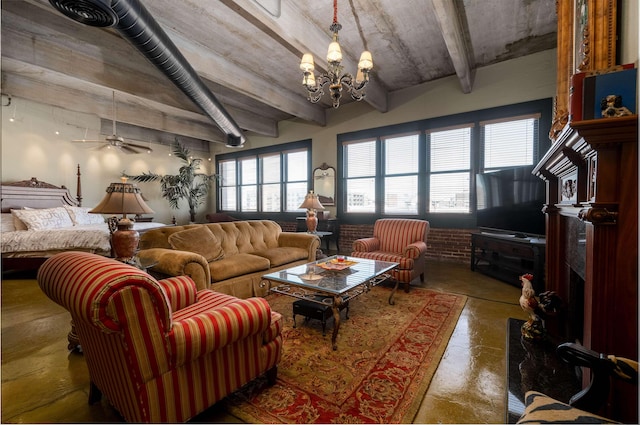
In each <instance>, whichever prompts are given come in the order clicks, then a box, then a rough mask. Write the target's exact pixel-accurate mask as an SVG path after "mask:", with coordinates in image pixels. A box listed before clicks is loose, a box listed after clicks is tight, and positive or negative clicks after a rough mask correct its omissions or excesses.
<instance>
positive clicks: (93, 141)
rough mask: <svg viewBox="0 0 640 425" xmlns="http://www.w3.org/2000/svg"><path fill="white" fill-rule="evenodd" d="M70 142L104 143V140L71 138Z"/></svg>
mask: <svg viewBox="0 0 640 425" xmlns="http://www.w3.org/2000/svg"><path fill="white" fill-rule="evenodd" d="M71 143H104V140H72V141H71Z"/></svg>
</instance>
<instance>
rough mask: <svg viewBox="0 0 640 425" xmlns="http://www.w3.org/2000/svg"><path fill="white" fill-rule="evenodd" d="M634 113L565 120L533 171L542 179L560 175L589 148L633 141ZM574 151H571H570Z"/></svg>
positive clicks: (636, 121) (635, 121)
mask: <svg viewBox="0 0 640 425" xmlns="http://www.w3.org/2000/svg"><path fill="white" fill-rule="evenodd" d="M637 140H638V115H629V116H625V117H616V118H600V119H594V120H584V121H574V122H570V123H569V124H567V125H566V126H565V127H564V129H563V130H562V132H561V133H560V135H559V136H558V138H557V140H556V142H555V143H554V144H553V145H552V146H551V148H550V149H549V150H548V151H547V153H546V154H545V155H544V156H543V157H542V159H541V160H540V162H538V164H537V165H536V167H535V168H534V169H533V173H534V174H535V175H537V176H539V177H541V178H543V179H545V180H549V179H554V178H557V177H559V176H562V175H563V174H564V173H565V172H566V171H567V170H568V169H569V168H572V167H574V166H575V165H576V162H577V161H578V160H579V159H580V158H581V159H585V158H587V157H588V156H589V155H590V154H591V152H592V151H597V150H598V149H601V148H607V147H613V146H616V145H620V144H622V143H634V142H635V143H637ZM574 153H575V154H574Z"/></svg>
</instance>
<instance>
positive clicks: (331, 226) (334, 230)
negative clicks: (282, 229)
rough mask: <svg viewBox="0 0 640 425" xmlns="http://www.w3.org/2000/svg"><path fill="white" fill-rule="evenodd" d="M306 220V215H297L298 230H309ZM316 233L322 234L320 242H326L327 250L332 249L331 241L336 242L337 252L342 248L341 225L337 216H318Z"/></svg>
mask: <svg viewBox="0 0 640 425" xmlns="http://www.w3.org/2000/svg"><path fill="white" fill-rule="evenodd" d="M306 220H307V218H306V217H296V232H306V231H307V221H306ZM316 233H317V234H318V236H320V242H321V243H322V242H324V243H325V244H326V249H327V252H329V251H331V246H330V245H331V241H334V242H335V244H336V252H338V251H339V250H340V225H339V222H338V219H337V218H327V219H325V218H318V227H317V229H316ZM320 233H323V235H320Z"/></svg>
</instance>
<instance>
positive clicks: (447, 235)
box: [340, 224, 472, 263]
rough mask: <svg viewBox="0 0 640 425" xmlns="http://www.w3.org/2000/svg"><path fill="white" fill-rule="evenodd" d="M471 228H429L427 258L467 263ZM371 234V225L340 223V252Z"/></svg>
mask: <svg viewBox="0 0 640 425" xmlns="http://www.w3.org/2000/svg"><path fill="white" fill-rule="evenodd" d="M471 231H472V229H437V228H433V227H432V228H431V229H430V230H429V236H427V258H429V259H432V260H437V261H451V262H456V263H469V262H470V261H471ZM371 236H373V225H351V224H341V225H340V252H343V253H348V252H351V247H352V246H353V241H355V240H356V239H359V238H368V237H371Z"/></svg>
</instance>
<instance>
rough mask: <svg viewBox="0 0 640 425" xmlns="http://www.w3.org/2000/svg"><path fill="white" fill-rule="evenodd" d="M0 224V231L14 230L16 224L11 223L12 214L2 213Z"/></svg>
mask: <svg viewBox="0 0 640 425" xmlns="http://www.w3.org/2000/svg"><path fill="white" fill-rule="evenodd" d="M0 226H1V227H2V228H1V229H0V230H1V231H2V233H4V232H13V231H14V230H16V226H15V225H14V224H13V214H11V213H3V214H2V215H0Z"/></svg>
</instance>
